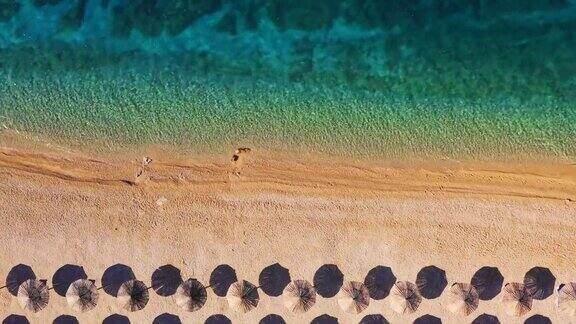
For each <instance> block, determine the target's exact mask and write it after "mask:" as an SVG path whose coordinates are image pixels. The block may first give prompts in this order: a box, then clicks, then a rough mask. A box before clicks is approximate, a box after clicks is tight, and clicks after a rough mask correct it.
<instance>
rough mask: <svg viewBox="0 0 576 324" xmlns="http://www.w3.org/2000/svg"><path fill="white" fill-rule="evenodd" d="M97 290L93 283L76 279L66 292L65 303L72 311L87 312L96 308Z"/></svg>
mask: <svg viewBox="0 0 576 324" xmlns="http://www.w3.org/2000/svg"><path fill="white" fill-rule="evenodd" d="M98 297H99V293H98V289H97V288H96V285H94V282H92V281H90V280H87V279H78V280H76V281H74V282H72V283H71V284H70V287H68V290H67V291H66V301H67V302H68V304H69V305H70V306H71V307H72V309H73V310H75V311H78V312H81V313H83V312H87V311H89V310H92V309H94V308H95V307H96V304H97V303H98Z"/></svg>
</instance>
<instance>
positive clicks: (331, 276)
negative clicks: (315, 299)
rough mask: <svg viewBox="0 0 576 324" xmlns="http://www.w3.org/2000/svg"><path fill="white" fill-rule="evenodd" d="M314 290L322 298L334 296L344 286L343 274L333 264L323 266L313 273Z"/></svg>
mask: <svg viewBox="0 0 576 324" xmlns="http://www.w3.org/2000/svg"><path fill="white" fill-rule="evenodd" d="M313 284H314V288H316V292H317V293H318V295H320V296H322V297H324V298H331V297H334V296H336V294H337V293H338V291H340V288H341V287H342V285H343V284H344V274H343V273H342V271H340V269H339V268H338V266H337V265H335V264H324V265H322V266H321V267H320V268H318V270H316V273H314V281H313Z"/></svg>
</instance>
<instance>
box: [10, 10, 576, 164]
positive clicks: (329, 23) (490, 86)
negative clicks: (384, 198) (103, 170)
mask: <svg viewBox="0 0 576 324" xmlns="http://www.w3.org/2000/svg"><path fill="white" fill-rule="evenodd" d="M575 32H576V3H575V2H573V1H571V0H533V1H532V0H531V1H507V2H505V4H504V2H500V1H492V0H475V1H457V0H442V1H441V0H421V1H393V0H378V1H377V0H365V1H360V0H345V1H335V0H319V1H304V0H298V1H289V2H287V1H275V0H269V1H263V0H242V1H226V0H211V1H203V0H194V1H192V0H191V1H162V0H134V1H120V0H109V1H101V0H77V1H66V0H0V67H1V69H0V85H1V87H0V123H2V125H3V126H4V127H5V128H10V129H17V130H22V131H27V132H32V133H35V134H39V135H46V136H50V137H52V138H58V139H62V140H63V141H67V142H75V143H92V142H94V143H96V142H97V143H105V144H109V145H117V144H121V145H143V144H170V145H177V146H181V147H185V148H186V149H188V150H190V151H197V152H203V151H212V150H219V149H221V148H223V147H231V146H235V145H251V146H255V147H262V148H268V149H278V148H280V149H287V150H290V149H299V150H304V151H313V152H322V153H338V154H350V155H377V156H390V157H402V156H412V155H417V156H428V155H431V156H437V155H440V156H454V157H463V156H464V157H466V156H468V157H475V156H511V155H514V156H518V155H520V156H521V155H538V156H541V155H543V156H550V157H559V158H568V159H573V158H574V157H576V144H575V143H576V141H575V139H576V37H575V36H574V35H576V33H575Z"/></svg>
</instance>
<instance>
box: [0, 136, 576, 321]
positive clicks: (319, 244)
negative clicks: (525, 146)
mask: <svg viewBox="0 0 576 324" xmlns="http://www.w3.org/2000/svg"><path fill="white" fill-rule="evenodd" d="M241 151H243V150H241ZM234 154H235V148H230V151H229V152H228V153H223V154H221V155H217V154H215V155H213V156H202V157H197V156H194V157H187V156H185V154H182V153H181V152H180V154H177V153H174V152H171V153H170V152H167V151H161V150H159V149H157V148H142V149H140V150H134V151H127V152H125V153H124V154H117V153H115V154H114V155H111V154H94V155H89V154H87V153H86V152H76V151H73V150H69V149H66V150H65V149H63V148H62V147H57V146H54V145H47V144H46V143H42V142H34V141H30V140H29V139H27V140H23V139H21V138H19V137H17V136H6V135H5V136H4V137H3V141H2V145H1V147H0V206H2V207H1V208H0V219H1V221H2V224H3V226H2V227H1V229H0V231H1V237H2V238H3V239H2V243H1V244H2V251H3V252H2V253H1V254H0V255H1V259H0V274H1V277H2V283H3V280H4V278H5V276H6V275H7V273H8V272H9V271H10V269H11V268H12V267H13V266H15V265H17V264H26V265H29V266H30V267H32V269H33V271H34V272H35V274H36V276H37V277H38V278H41V279H48V282H49V285H50V282H51V278H52V275H53V274H54V273H55V272H56V270H57V269H58V268H60V267H61V266H63V265H65V264H74V265H81V266H83V267H84V269H85V271H86V273H87V275H88V278H90V279H95V280H96V285H97V286H98V287H100V286H101V277H102V274H103V273H104V271H105V270H106V268H108V267H110V266H112V265H114V264H117V263H120V264H125V265H127V266H130V267H131V268H132V270H133V271H134V273H135V275H136V277H137V278H138V279H140V280H143V281H144V282H145V283H147V284H150V280H151V279H150V278H151V275H152V273H153V272H154V270H155V269H156V268H157V267H160V266H162V265H166V264H171V265H173V266H175V267H176V268H178V269H180V270H181V272H182V276H183V277H184V279H186V278H188V277H193V278H197V279H198V280H200V281H201V282H203V283H205V284H208V280H209V278H210V274H211V272H212V270H214V268H216V266H218V265H220V264H228V265H230V266H232V267H233V268H234V269H235V271H236V274H237V276H238V278H240V279H246V280H248V281H250V282H252V283H255V284H258V276H259V274H260V271H261V270H262V269H263V268H265V267H266V266H269V265H272V264H274V263H280V264H281V265H282V266H283V267H285V268H287V269H289V272H290V277H291V279H306V280H309V281H312V278H313V276H314V273H315V271H316V270H317V269H318V268H319V267H320V266H322V265H323V264H335V265H337V266H338V268H339V269H340V270H341V271H342V273H343V274H344V279H345V280H356V281H364V278H365V276H366V274H367V273H368V271H369V270H370V269H372V268H374V267H376V266H386V267H390V268H391V269H392V272H393V274H394V276H395V277H396V278H397V280H408V281H412V282H414V281H415V278H416V274H417V273H418V271H419V270H420V269H421V268H423V267H425V266H428V265H435V266H437V267H439V268H441V269H443V270H445V271H446V276H447V279H448V283H449V284H451V283H454V282H469V281H470V279H471V277H472V275H473V274H474V272H475V271H476V270H478V269H479V268H480V267H482V266H495V267H498V268H499V270H500V271H501V273H502V274H503V276H504V282H522V280H523V277H524V274H525V272H526V271H528V270H529V269H530V268H532V267H534V266H542V267H547V268H549V269H550V270H551V271H552V273H553V274H554V275H555V277H556V283H555V285H556V287H558V286H559V285H560V284H561V283H564V282H569V281H574V280H576V272H575V270H574V269H576V261H575V260H576V243H574V240H573V235H574V232H575V231H576V202H575V201H576V166H574V165H571V164H568V163H559V162H540V161H538V162H531V163H524V164H522V163H519V162H515V163H512V162H510V163H496V162H462V161H453V160H445V161H436V162H433V163H432V162H427V163H424V162H418V161H411V162H407V161H403V162H402V161H389V162H385V161H361V160H352V159H350V160H343V159H328V158H326V157H315V156H311V155H298V154H289V153H273V152H262V151H259V150H258V149H257V148H252V150H251V151H250V152H240V153H239V154H238V157H237V158H233V155H234ZM144 157H149V158H150V159H151V162H150V161H148V162H150V163H148V162H146V161H144V160H143V158H144ZM0 292H1V299H0V301H1V304H0V313H2V314H5V316H7V315H9V314H19V315H25V316H26V317H27V318H28V320H29V321H30V322H31V323H48V322H51V321H52V320H53V319H54V318H56V317H57V316H59V315H62V314H70V315H73V316H75V317H76V318H77V319H78V320H79V321H80V323H101V322H102V320H104V319H105V318H106V317H108V316H109V315H111V314H114V313H118V314H123V315H125V316H127V317H128V318H129V319H130V320H131V322H132V323H151V322H152V320H153V319H154V318H155V317H156V316H158V315H160V314H162V313H171V314H175V315H177V316H179V317H180V319H181V320H182V322H183V323H201V322H203V321H204V320H205V319H206V318H207V317H209V316H210V315H212V314H224V315H226V316H227V317H228V318H230V319H231V320H232V321H233V323H257V322H258V321H259V320H260V319H261V318H262V317H264V316H265V315H267V314H272V313H274V314H279V315H281V316H282V317H283V318H284V319H285V320H286V322H287V323H307V322H310V321H311V320H312V319H314V318H315V317H317V316H319V315H321V314H324V313H326V314H329V315H331V316H334V317H336V318H338V320H339V321H340V323H358V322H359V321H360V319H361V318H362V317H363V316H364V315H367V314H382V315H384V317H385V318H386V319H387V320H388V321H390V322H391V323H411V322H412V321H414V319H416V318H418V317H420V316H422V315H425V314H431V315H434V316H437V317H439V318H441V319H442V321H443V322H444V323H464V322H471V321H472V320H473V319H474V318H476V317H477V316H479V315H480V314H483V313H488V314H492V315H495V316H497V317H498V318H499V319H500V321H501V322H502V323H522V322H523V321H524V320H525V319H526V318H527V317H529V316H532V315H535V314H541V315H544V316H547V317H549V318H550V319H551V320H552V321H553V322H555V323H570V322H574V321H575V319H573V318H569V317H565V316H564V315H562V314H560V313H559V312H558V311H557V310H556V308H555V304H554V303H555V296H551V297H548V298H547V299H545V300H537V301H534V305H533V310H532V311H531V312H530V313H529V314H528V315H527V316H524V317H522V318H513V317H510V316H508V315H506V314H505V313H504V311H503V308H502V307H501V303H500V299H501V296H500V295H498V296H496V297H495V298H494V299H492V300H488V301H481V302H480V305H479V307H478V309H477V310H476V311H475V312H474V313H473V314H471V315H470V316H468V317H460V316H457V315H454V314H452V313H450V312H449V311H448V310H447V309H446V300H445V297H446V292H447V289H445V290H444V293H443V294H442V296H440V297H439V298H436V299H430V300H428V299H424V300H423V301H422V303H421V306H420V308H419V309H418V310H417V312H416V313H415V314H412V315H398V314H396V313H394V312H393V311H392V310H391V308H390V306H389V304H388V301H387V299H386V298H384V299H382V300H372V301H371V303H370V305H369V307H368V308H367V309H366V310H365V311H364V312H362V313H361V314H359V315H350V314H347V313H345V312H344V311H342V310H341V309H340V308H339V307H338V304H337V302H336V298H322V297H319V298H318V301H317V303H316V305H315V306H314V307H313V308H312V309H311V310H310V311H309V312H307V313H305V314H303V315H296V314H292V313H290V312H289V311H287V310H286V308H285V307H284V306H283V304H282V298H281V297H271V296H267V295H266V294H265V293H264V292H262V291H260V303H259V305H258V307H257V308H256V309H255V310H253V311H251V312H249V313H248V314H239V313H236V312H234V311H233V310H231V309H229V307H228V304H227V302H226V299H225V298H221V297H217V296H216V295H215V294H214V293H213V292H212V291H211V290H209V294H208V302H207V303H206V305H205V306H204V307H203V308H202V309H201V310H199V311H197V312H193V313H188V312H185V311H183V310H181V309H179V308H178V307H177V306H176V304H175V303H174V301H173V298H172V297H161V296H159V295H157V294H156V293H155V292H153V291H151V298H150V302H149V304H148V305H147V306H146V308H144V309H143V310H141V311H138V312H134V313H127V312H126V311H124V310H123V309H121V307H120V305H119V303H118V302H117V301H116V300H115V298H114V297H112V296H110V295H108V294H105V293H104V292H103V291H101V294H100V301H99V304H98V306H97V307H96V309H94V310H92V311H90V312H88V313H84V314H76V313H74V312H73V311H72V310H71V309H70V308H69V306H68V305H67V304H66V299H65V298H64V297H61V296H59V295H58V294H56V293H55V291H51V299H50V303H49V305H48V307H47V308H46V309H44V310H42V311H41V312H39V313H37V314H33V313H30V312H27V311H24V310H22V309H21V308H20V306H19V305H18V303H17V301H16V298H15V297H13V296H11V295H10V294H9V293H8V291H7V290H6V289H3V290H1V291H0Z"/></svg>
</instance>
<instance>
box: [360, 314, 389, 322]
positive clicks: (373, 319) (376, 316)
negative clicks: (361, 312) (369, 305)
mask: <svg viewBox="0 0 576 324" xmlns="http://www.w3.org/2000/svg"><path fill="white" fill-rule="evenodd" d="M359 324H390V322H388V320H387V319H386V318H385V317H384V316H382V315H380V314H370V315H366V316H364V317H362V319H361V320H360V323H359Z"/></svg>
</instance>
